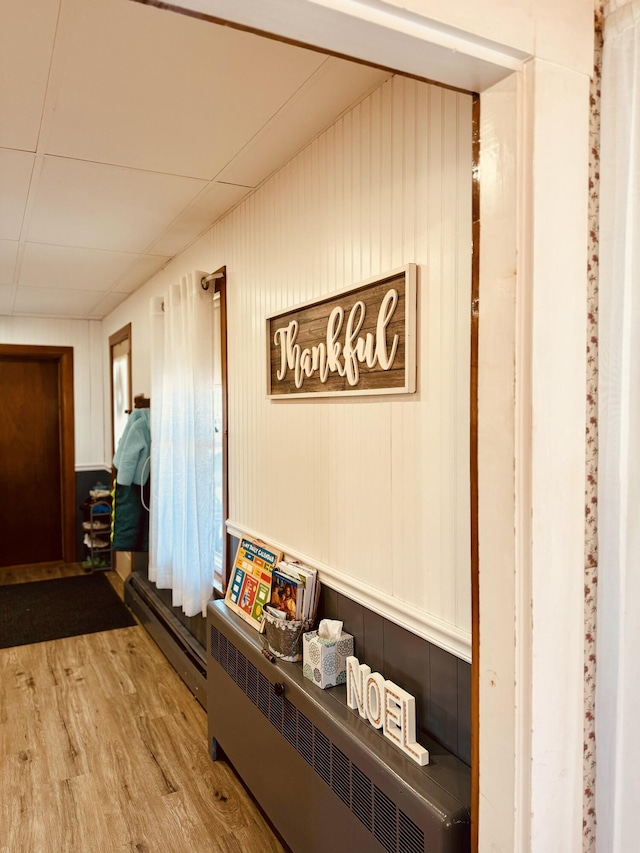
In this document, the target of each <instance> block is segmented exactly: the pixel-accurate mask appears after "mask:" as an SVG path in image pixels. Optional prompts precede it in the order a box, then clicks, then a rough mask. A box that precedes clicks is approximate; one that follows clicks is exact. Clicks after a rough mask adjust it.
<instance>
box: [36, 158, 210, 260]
mask: <svg viewBox="0 0 640 853" xmlns="http://www.w3.org/2000/svg"><path fill="white" fill-rule="evenodd" d="M204 186H205V183H204V182H203V181H198V180H195V179H193V178H180V177H176V176H175V175H161V174H159V173H156V172H144V171H140V170H136V169H125V168H122V167H120V166H107V165H104V164H102V163H84V162H81V161H78V160H67V159H64V158H60V157H45V158H44V163H43V168H42V172H41V174H40V178H39V182H38V186H37V188H36V191H35V196H34V202H33V207H32V210H31V217H30V222H29V228H28V239H29V240H30V242H33V243H52V244H55V245H59V246H77V247H82V248H88V249H107V250H109V251H118V252H142V251H144V249H145V248H146V247H147V245H148V244H149V243H151V242H152V241H153V240H155V239H156V238H157V237H158V234H160V233H162V231H163V230H164V229H165V228H166V225H167V222H171V221H172V220H173V219H174V218H175V217H176V216H178V215H179V214H180V213H181V212H182V210H183V209H184V208H185V207H186V206H187V205H188V204H189V203H190V202H191V201H192V200H193V199H194V198H195V197H196V196H197V195H198V193H199V192H200V191H201V190H202V189H203V187H204Z"/></svg>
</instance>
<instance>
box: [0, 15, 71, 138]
mask: <svg viewBox="0 0 640 853" xmlns="http://www.w3.org/2000/svg"><path fill="white" fill-rule="evenodd" d="M59 5H60V3H59V0H29V2H28V3H25V2H24V0H2V2H1V3H0V116H2V121H0V146H5V147H6V148H21V149H23V150H24V151H35V150H36V144H37V141H38V133H39V130H40V118H41V115H42V106H43V104H44V98H45V93H46V89H47V79H48V75H49V63H50V61H51V51H52V48H53V41H54V37H55V32H56V21H57V17H58V7H59Z"/></svg>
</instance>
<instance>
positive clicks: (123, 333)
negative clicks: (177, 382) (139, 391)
mask: <svg viewBox="0 0 640 853" xmlns="http://www.w3.org/2000/svg"><path fill="white" fill-rule="evenodd" d="M126 340H128V341H129V364H128V373H129V400H128V411H129V412H130V411H131V409H133V387H132V382H133V371H132V367H131V360H132V359H131V356H132V354H133V341H132V337H131V323H127V325H126V326H123V327H122V328H121V329H118V331H117V332H114V333H113V334H112V335H110V336H109V388H110V393H111V456H112V457H113V454H114V453H115V452H116V436H115V430H114V414H115V395H114V388H113V348H114V347H115V346H117V345H118V344H121V343H122V342H123V341H126Z"/></svg>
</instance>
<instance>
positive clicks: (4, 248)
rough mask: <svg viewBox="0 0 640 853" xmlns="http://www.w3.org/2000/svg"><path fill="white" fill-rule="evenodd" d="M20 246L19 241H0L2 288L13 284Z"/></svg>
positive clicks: (0, 285)
mask: <svg viewBox="0 0 640 853" xmlns="http://www.w3.org/2000/svg"><path fill="white" fill-rule="evenodd" d="M19 245H20V244H19V243H18V241H17V240H0V287H5V286H7V285H10V284H12V283H13V273H14V271H15V267H16V260H17V258H18V246H19Z"/></svg>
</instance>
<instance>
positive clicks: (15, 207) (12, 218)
mask: <svg viewBox="0 0 640 853" xmlns="http://www.w3.org/2000/svg"><path fill="white" fill-rule="evenodd" d="M0 123H1V122H0ZM34 160H35V156H34V155H33V154H29V153H27V152H26V151H12V150H10V149H8V148H0V188H1V190H0V239H4V240H18V239H19V237H20V232H21V230H22V219H23V217H24V211H25V207H26V204H27V196H28V194H29V184H30V183H31V172H32V171H33V163H34Z"/></svg>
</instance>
